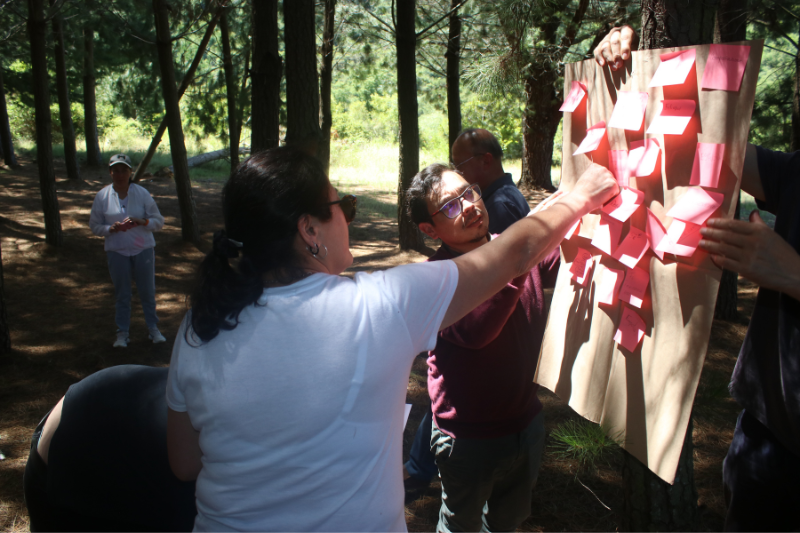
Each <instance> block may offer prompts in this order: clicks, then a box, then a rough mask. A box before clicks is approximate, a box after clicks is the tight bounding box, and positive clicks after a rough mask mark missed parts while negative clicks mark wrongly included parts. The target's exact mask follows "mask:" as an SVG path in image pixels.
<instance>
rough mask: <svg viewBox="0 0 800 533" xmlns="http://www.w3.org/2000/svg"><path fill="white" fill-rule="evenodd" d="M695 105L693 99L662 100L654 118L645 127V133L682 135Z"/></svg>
mask: <svg viewBox="0 0 800 533" xmlns="http://www.w3.org/2000/svg"><path fill="white" fill-rule="evenodd" d="M696 107H697V103H696V102H695V101H694V100H662V101H661V106H660V109H659V111H658V113H657V115H656V118H655V120H653V122H651V123H650V127H649V128H647V134H648V135H654V134H657V133H661V134H662V135H683V132H684V131H686V126H688V125H689V121H690V120H692V115H694V110H695V108H696Z"/></svg>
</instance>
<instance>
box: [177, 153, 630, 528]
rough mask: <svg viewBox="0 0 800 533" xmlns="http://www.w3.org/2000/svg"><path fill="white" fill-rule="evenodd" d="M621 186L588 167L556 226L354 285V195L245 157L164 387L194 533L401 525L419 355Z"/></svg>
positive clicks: (553, 212) (320, 177) (272, 159)
mask: <svg viewBox="0 0 800 533" xmlns="http://www.w3.org/2000/svg"><path fill="white" fill-rule="evenodd" d="M615 192H616V182H615V181H614V178H613V176H612V175H611V174H610V173H609V172H608V171H606V170H605V169H602V167H593V168H592V169H590V171H589V172H587V175H586V176H585V177H584V178H582V179H581V180H580V181H579V182H578V183H577V184H576V186H575V187H574V189H573V192H572V193H570V194H566V195H564V196H562V198H561V199H559V201H558V202H557V203H555V204H554V205H553V206H552V207H550V209H549V210H548V212H547V213H548V216H547V217H543V216H541V214H539V215H534V216H531V217H529V218H528V219H526V220H523V221H520V222H519V223H518V224H515V225H514V226H512V227H511V228H509V229H508V230H506V231H505V232H504V233H503V235H501V236H500V237H498V238H497V239H495V240H493V241H492V242H490V243H488V244H486V245H484V246H481V247H480V248H479V249H478V250H476V251H475V252H471V253H468V254H465V255H463V256H461V257H459V258H457V259H455V260H453V261H437V262H426V263H418V264H412V265H405V266H400V267H396V268H392V269H389V270H387V271H383V272H375V273H373V274H365V273H356V274H355V276H354V278H353V279H350V278H347V277H342V276H340V274H341V273H342V271H344V270H345V269H346V268H348V267H349V266H350V264H351V263H352V261H353V257H352V255H351V253H350V249H349V237H348V224H349V223H350V222H351V221H352V218H353V216H354V215H355V207H356V202H355V198H354V197H352V196H344V197H343V198H339V196H338V193H337V191H336V189H334V188H333V187H332V186H331V185H330V183H329V181H328V178H327V177H326V176H325V173H324V171H323V169H322V166H321V165H320V164H319V162H318V161H317V160H316V159H314V158H312V157H310V156H308V155H306V154H304V153H303V152H300V151H298V150H296V149H292V148H287V147H283V148H277V149H273V150H269V151H266V152H262V153H259V154H256V155H254V156H252V157H250V158H249V159H247V160H245V161H244V162H243V163H242V164H241V165H240V166H239V168H238V169H237V170H236V171H235V172H234V173H233V175H232V176H231V178H230V180H229V181H228V183H227V184H226V185H225V188H224V190H223V213H224V219H225V230H224V231H220V232H218V233H217V234H215V237H214V246H213V249H212V251H211V252H209V254H208V255H207V256H206V258H205V259H204V261H203V263H202V265H201V267H200V276H199V283H198V285H197V287H196V289H195V290H194V292H193V293H192V295H191V311H190V312H189V313H188V314H187V316H186V318H185V320H184V322H183V325H182V326H181V330H180V333H179V335H178V338H177V340H176V342H175V346H174V348H173V353H172V361H171V364H170V372H169V379H168V382H167V404H168V405H169V413H168V430H167V433H168V447H169V453H170V464H171V467H172V469H173V471H174V472H175V474H176V475H177V476H178V477H179V478H180V479H183V480H190V479H197V484H196V486H197V490H196V496H197V511H198V515H197V518H196V520H195V530H198V531H220V530H249V531H343V530H347V531H404V530H405V529H406V525H405V516H404V510H403V484H402V463H401V455H402V427H403V404H404V400H405V395H406V386H407V382H408V375H409V371H410V369H411V363H412V361H413V359H414V357H415V356H416V354H418V353H419V352H423V351H426V350H429V349H432V348H433V346H434V345H435V343H436V334H437V332H438V330H439V329H440V328H443V327H446V326H448V325H450V324H452V323H453V322H455V321H456V320H458V319H459V318H461V317H462V316H464V315H465V314H466V313H467V312H469V311H470V310H471V309H473V308H474V307H476V306H477V305H478V304H479V303H481V302H482V301H484V300H485V299H486V298H488V297H489V296H491V295H492V294H494V293H495V292H497V291H498V290H499V289H500V288H502V287H503V286H504V285H505V283H506V282H508V281H509V280H511V279H512V278H514V277H516V276H518V275H520V274H522V273H524V272H526V271H528V270H530V268H532V267H533V266H534V265H535V264H536V263H537V262H538V261H539V260H540V259H541V257H543V256H544V255H546V254H547V253H549V252H550V251H551V250H552V249H553V248H554V247H555V246H557V245H558V243H559V242H560V241H561V238H562V237H563V235H564V234H565V233H566V232H567V230H568V229H569V227H570V226H571V225H572V224H573V223H574V222H575V220H576V219H577V218H578V217H579V216H582V215H583V214H585V213H588V212H589V211H591V210H592V209H595V208H597V207H599V206H600V205H602V203H603V202H604V201H606V200H607V199H609V198H610V197H611V196H613V194H615ZM441 200H442V201H441V203H444V202H445V201H449V200H452V198H442V199H441ZM462 201H463V200H462ZM439 207H441V206H440V205H432V206H431V210H432V211H435V210H436V209H438V208H439ZM475 216H476V215H475V213H474V210H473V212H472V214H471V218H470V224H473V223H475V224H480V223H481V222H480V221H478V222H476V220H477V219H476V218H474V217H475ZM477 216H478V217H480V216H481V215H480V214H478V215H477ZM447 220H448V221H449V222H447V223H462V222H463V220H462V219H461V217H460V215H459V217H456V218H455V219H447ZM442 223H445V222H444V221H443V222H442ZM235 258H238V259H237V260H235V261H233V264H231V262H230V259H235Z"/></svg>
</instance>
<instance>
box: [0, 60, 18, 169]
mask: <svg viewBox="0 0 800 533" xmlns="http://www.w3.org/2000/svg"><path fill="white" fill-rule="evenodd" d="M0 148H2V152H3V161H4V162H5V164H6V165H8V166H9V167H14V166H17V158H16V157H15V156H14V143H13V142H12V140H11V126H10V125H9V123H8V108H7V107H6V90H5V86H4V85H3V67H2V65H0Z"/></svg>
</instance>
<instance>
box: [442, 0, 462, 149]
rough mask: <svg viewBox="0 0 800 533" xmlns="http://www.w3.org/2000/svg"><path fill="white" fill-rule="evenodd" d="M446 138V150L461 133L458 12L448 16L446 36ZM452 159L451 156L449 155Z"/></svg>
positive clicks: (455, 2) (455, 3)
mask: <svg viewBox="0 0 800 533" xmlns="http://www.w3.org/2000/svg"><path fill="white" fill-rule="evenodd" d="M460 3H461V0H451V1H450V8H451V9H455V7H456V6H458V4H460ZM445 58H446V59H447V133H448V135H447V138H448V142H449V145H448V150H452V149H453V143H454V142H455V141H456V138H457V137H458V134H459V133H461V86H460V83H461V72H460V67H461V17H460V16H459V14H458V11H453V13H452V14H451V15H450V28H449V31H448V35H447V52H446V53H445ZM450 156H451V159H452V154H450Z"/></svg>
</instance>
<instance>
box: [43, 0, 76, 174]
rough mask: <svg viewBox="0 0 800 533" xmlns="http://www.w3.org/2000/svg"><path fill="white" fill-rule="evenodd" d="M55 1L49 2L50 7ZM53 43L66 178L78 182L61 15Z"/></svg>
mask: <svg viewBox="0 0 800 533" xmlns="http://www.w3.org/2000/svg"><path fill="white" fill-rule="evenodd" d="M54 3H55V0H50V6H51V7H52V6H53V4H54ZM53 41H54V43H55V49H54V50H53V53H54V54H55V56H56V88H57V92H58V116H59V119H60V121H61V136H62V137H63V138H64V162H65V164H66V167H67V178H69V179H70V180H72V181H80V179H81V175H80V170H79V169H80V167H79V165H78V152H77V150H76V149H75V130H74V129H73V127H72V111H71V110H70V105H69V84H68V83H67V61H66V58H65V57H64V21H63V20H62V19H61V15H55V16H54V17H53Z"/></svg>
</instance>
